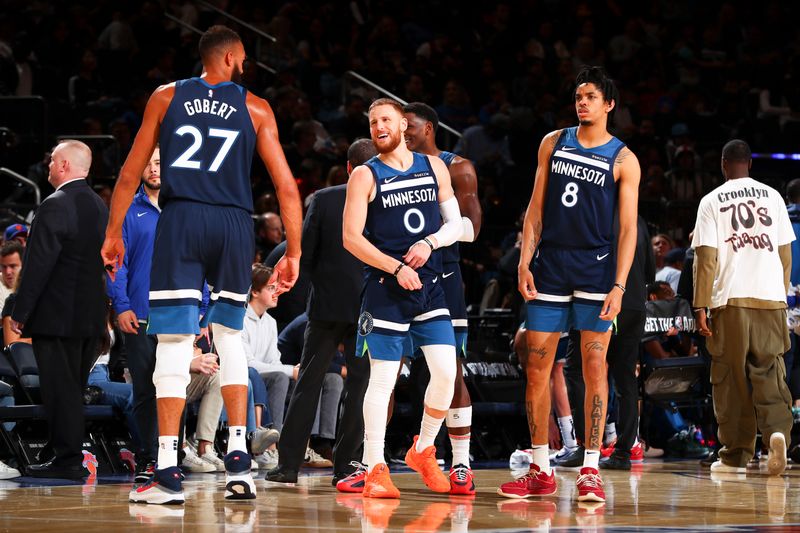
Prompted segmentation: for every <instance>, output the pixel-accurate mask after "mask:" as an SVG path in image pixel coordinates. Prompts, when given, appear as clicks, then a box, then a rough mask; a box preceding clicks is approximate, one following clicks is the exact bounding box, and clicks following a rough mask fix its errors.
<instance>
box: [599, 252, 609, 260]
mask: <svg viewBox="0 0 800 533" xmlns="http://www.w3.org/2000/svg"><path fill="white" fill-rule="evenodd" d="M610 253H611V252H609V254H610ZM606 257H608V254H603V255H598V256H597V260H598V261H602V260H603V259H605V258H606Z"/></svg>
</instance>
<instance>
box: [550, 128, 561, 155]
mask: <svg viewBox="0 0 800 533" xmlns="http://www.w3.org/2000/svg"><path fill="white" fill-rule="evenodd" d="M560 136H561V130H556V131H554V132H553V133H551V134H550V135H548V137H547V143H548V144H549V145H550V151H551V152H552V151H553V149H554V148H555V147H556V144H558V138H559V137H560Z"/></svg>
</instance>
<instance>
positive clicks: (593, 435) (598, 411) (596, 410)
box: [589, 394, 603, 450]
mask: <svg viewBox="0 0 800 533" xmlns="http://www.w3.org/2000/svg"><path fill="white" fill-rule="evenodd" d="M602 415H603V400H601V399H600V395H598V394H595V395H594V396H592V414H591V420H592V425H591V430H590V432H589V448H591V449H593V450H599V449H600V440H601V439H600V430H601V428H602V426H601V424H602V421H601V420H600V419H601V418H602Z"/></svg>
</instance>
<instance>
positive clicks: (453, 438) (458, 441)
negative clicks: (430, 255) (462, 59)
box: [403, 102, 481, 494]
mask: <svg viewBox="0 0 800 533" xmlns="http://www.w3.org/2000/svg"><path fill="white" fill-rule="evenodd" d="M403 111H404V113H405V117H406V120H407V121H408V128H406V132H405V138H406V146H408V149H409V150H411V151H412V152H419V153H421V154H424V155H429V156H433V157H438V158H439V159H441V160H442V161H444V164H445V165H447V168H448V170H449V171H450V182H451V183H452V185H453V191H454V192H455V195H456V200H458V207H459V209H460V210H461V213H462V214H464V215H467V216H462V217H461V221H462V226H463V229H462V232H461V236H460V237H459V238H458V240H459V241H463V242H473V241H474V240H475V238H476V237H477V235H478V232H479V231H480V229H481V204H480V201H479V200H478V177H477V175H476V173H475V167H473V166H472V163H471V162H470V161H469V160H467V159H464V158H462V157H459V156H457V155H456V154H454V153H452V152H446V151H442V150H440V149H439V148H438V147H437V146H436V130H437V129H438V127H439V116H438V115H437V114H436V111H434V109H433V108H432V107H430V106H429V105H426V104H423V103H422V102H412V103H410V104H407V105H406V106H404V107H403ZM441 254H442V272H441V277H440V279H441V283H442V288H443V289H444V294H445V299H446V300H447V307H448V309H449V310H450V319H451V321H452V323H453V331H454V333H455V336H456V354H457V355H458V358H457V359H456V361H457V363H458V364H457V368H456V382H455V388H454V392H453V401H452V403H451V404H450V409H449V410H448V411H447V419H446V422H445V423H446V424H447V433H448V434H449V435H450V444H451V445H452V447H453V465H452V467H451V468H450V493H451V494H475V482H474V479H473V474H472V469H471V468H470V463H469V441H470V427H471V426H472V400H471V399H470V397H469V391H468V390H467V384H466V383H464V374H463V372H462V370H461V358H466V357H467V304H466V302H465V300H464V281H463V279H462V277H461V266H460V265H459V260H460V254H459V249H458V243H454V244H452V245H450V246H448V247H446V248H442V249H441Z"/></svg>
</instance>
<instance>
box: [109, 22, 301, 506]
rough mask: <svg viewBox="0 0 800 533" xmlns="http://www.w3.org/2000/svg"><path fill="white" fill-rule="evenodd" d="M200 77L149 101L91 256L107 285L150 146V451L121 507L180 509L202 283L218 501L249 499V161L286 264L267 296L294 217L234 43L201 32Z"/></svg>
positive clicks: (287, 178) (233, 38)
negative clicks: (210, 341)
mask: <svg viewBox="0 0 800 533" xmlns="http://www.w3.org/2000/svg"><path fill="white" fill-rule="evenodd" d="M199 48H200V56H201V58H202V61H203V75H202V76H201V77H199V78H192V79H188V80H181V81H177V82H175V83H171V84H168V85H164V86H161V87H159V88H158V89H156V91H155V92H154V93H153V95H152V96H151V97H150V101H149V102H148V104H147V108H146V109H145V113H144V119H143V121H142V126H141V128H140V129H139V132H138V133H137V135H136V139H135V141H134V144H133V147H132V149H131V152H130V154H129V156H128V158H127V160H126V161H125V165H124V166H123V168H122V171H121V172H120V177H119V180H118V182H117V186H116V188H115V190H114V195H113V197H112V202H111V215H110V218H109V223H108V228H107V229H106V242H105V243H104V245H103V250H102V255H103V261H104V262H105V264H106V268H107V269H108V270H109V272H110V274H111V276H112V278H113V276H114V274H115V272H116V269H117V268H118V267H119V265H120V264H121V263H122V260H123V256H124V254H125V248H124V245H123V242H122V239H121V228H122V221H123V219H124V218H125V212H126V211H127V209H128V207H129V206H130V204H131V200H132V198H133V193H134V192H135V190H136V187H137V185H138V182H139V176H141V174H142V170H143V169H144V166H145V164H146V163H147V161H148V159H149V158H150V154H151V153H152V151H153V149H154V147H155V146H156V143H157V142H158V143H159V144H160V147H161V162H162V171H161V184H162V186H161V194H160V199H159V202H160V204H161V206H162V214H161V217H160V218H159V221H158V226H157V227H156V238H155V244H154V248H153V263H152V274H151V276H150V316H149V320H148V333H150V334H155V335H157V336H158V348H157V350H156V365H155V372H154V374H153V383H154V385H155V387H156V397H157V405H158V427H159V434H160V436H159V450H158V461H157V467H156V472H155V474H154V476H153V478H152V480H151V481H149V482H147V483H145V484H144V485H142V486H139V487H135V488H134V489H133V490H132V491H131V493H130V500H131V501H132V502H141V503H157V504H163V503H183V501H184V496H183V490H182V486H181V475H180V470H179V469H178V467H177V444H178V429H179V426H180V418H181V413H182V412H183V407H184V403H185V397H186V386H187V385H188V383H189V364H190V362H191V359H192V355H193V340H194V336H195V335H196V334H197V333H199V314H198V305H199V303H200V300H201V297H202V292H201V291H202V288H203V283H204V282H207V283H208V286H209V289H210V291H211V302H210V305H209V309H208V311H207V313H206V315H205V316H204V317H203V320H204V322H206V323H210V324H211V327H212V332H213V335H214V344H215V345H216V347H217V351H218V353H219V356H220V377H221V379H220V382H221V387H222V396H223V398H224V400H225V406H226V409H227V412H228V418H229V425H230V437H229V440H228V454H227V455H226V456H225V469H226V486H225V489H226V490H225V497H226V498H228V499H250V498H255V485H254V483H253V479H252V476H251V475H250V456H249V455H248V453H247V451H246V441H245V425H246V424H245V421H246V406H247V379H248V377H247V360H246V358H245V354H244V350H243V347H242V341H241V329H242V323H243V320H244V314H245V305H246V299H247V293H248V287H249V285H250V265H251V263H252V259H253V247H254V237H253V224H252V220H251V217H250V214H251V212H252V196H251V191H250V162H251V160H252V157H253V151H254V150H258V153H259V155H260V156H261V158H262V159H263V160H264V162H265V163H266V165H267V168H268V170H269V172H270V175H271V176H272V178H273V182H274V184H275V187H276V190H277V194H278V200H279V202H280V204H281V214H282V217H283V223H284V226H285V227H286V237H287V242H288V244H287V250H286V255H285V256H284V257H283V258H282V259H281V260H280V261H279V262H278V264H277V265H276V266H275V269H274V273H273V276H272V278H271V279H270V280H269V282H268V283H269V284H278V292H285V291H287V290H289V289H290V288H291V287H292V285H293V284H294V282H295V280H296V279H297V275H298V269H299V257H300V224H301V218H302V208H301V205H300V195H299V193H298V191H297V185H296V183H295V181H294V178H293V177H292V174H291V171H290V170H289V167H288V165H287V163H286V159H285V157H284V155H283V151H282V149H281V145H280V142H279V140H278V132H277V127H276V124H275V117H274V115H273V113H272V110H271V109H270V107H269V105H268V104H267V102H266V101H264V100H263V99H261V98H258V97H256V96H254V95H253V94H251V93H249V92H247V91H246V90H245V89H244V88H243V87H242V86H241V85H239V84H238V83H237V82H238V80H240V79H241V75H242V69H243V66H242V64H243V62H244V59H245V52H244V47H243V46H242V42H241V40H240V38H239V36H238V35H237V34H236V32H234V31H232V30H230V29H228V28H226V27H224V26H213V27H212V28H210V29H209V30H208V31H207V32H206V33H205V34H203V36H202V37H201V38H200V45H199Z"/></svg>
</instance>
